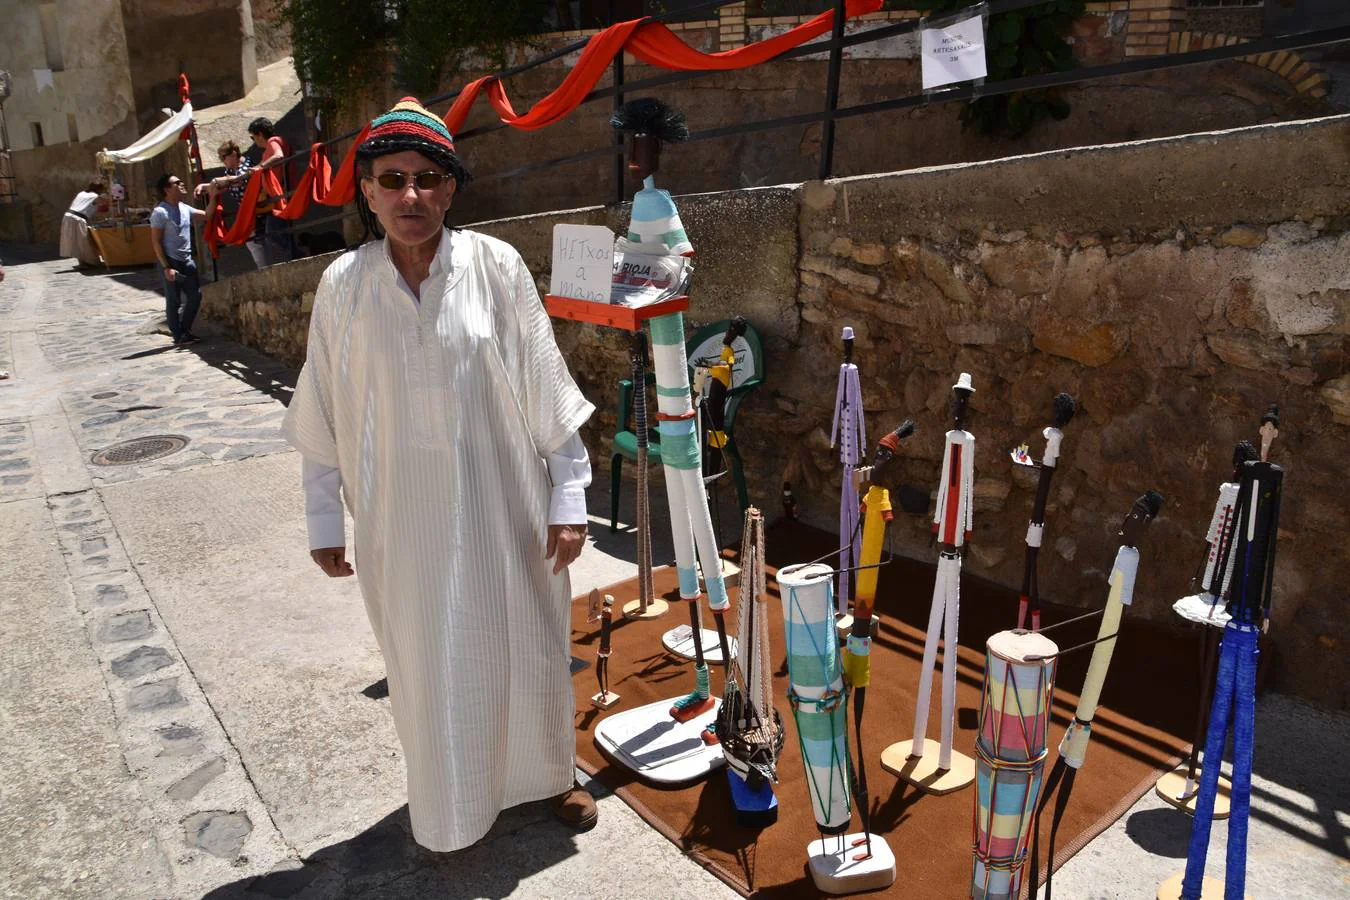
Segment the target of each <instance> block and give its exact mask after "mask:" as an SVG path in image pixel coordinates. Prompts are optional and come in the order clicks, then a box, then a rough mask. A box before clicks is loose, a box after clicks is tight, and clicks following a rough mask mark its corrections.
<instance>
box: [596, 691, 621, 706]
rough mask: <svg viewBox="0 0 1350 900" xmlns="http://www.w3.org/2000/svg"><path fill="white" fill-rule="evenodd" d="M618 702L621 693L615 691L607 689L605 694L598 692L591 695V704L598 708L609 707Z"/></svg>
mask: <svg viewBox="0 0 1350 900" xmlns="http://www.w3.org/2000/svg"><path fill="white" fill-rule="evenodd" d="M618 702H619V695H618V694H616V693H614V692H613V691H606V692H605V693H603V694H596V695H595V696H593V697H591V706H594V707H595V708H596V709H609V708H610V707H611V706H613V705H614V704H616V703H618Z"/></svg>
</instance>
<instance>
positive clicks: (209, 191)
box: [197, 119, 271, 269]
mask: <svg viewBox="0 0 1350 900" xmlns="http://www.w3.org/2000/svg"><path fill="white" fill-rule="evenodd" d="M261 121H264V122H265V121H267V120H266V119H263V120H261ZM216 153H217V155H219V157H220V164H221V165H222V166H224V167H225V174H224V175H218V176H216V177H215V178H212V179H211V180H210V181H209V182H207V183H206V184H199V185H197V197H198V198H201V197H205V198H206V208H207V209H208V210H209V209H211V207H212V206H214V205H215V202H216V198H217V197H221V196H222V195H223V197H224V199H225V201H226V202H225V204H224V206H225V207H226V208H225V210H224V211H225V212H226V213H228V214H230V215H234V214H235V213H236V212H238V210H239V203H240V201H241V200H243V199H244V191H246V190H247V189H248V179H249V176H250V175H252V174H253V165H252V163H250V162H249V161H248V157H247V156H245V155H244V154H243V152H242V151H241V150H240V149H239V145H238V144H237V143H235V142H234V141H226V142H225V143H223V144H221V145H220V148H219V149H218V150H217V151H216ZM270 218H271V216H270V215H261V216H258V217H257V222H256V225H255V228H254V232H253V237H252V238H250V239H249V241H248V243H247V245H246V246H247V247H248V253H249V256H251V257H253V265H254V266H255V267H256V268H259V269H261V268H262V267H263V266H265V265H267V256H266V252H265V248H264V246H263V237H264V234H263V228H264V227H265V224H266V222H265V220H266V219H270Z"/></svg>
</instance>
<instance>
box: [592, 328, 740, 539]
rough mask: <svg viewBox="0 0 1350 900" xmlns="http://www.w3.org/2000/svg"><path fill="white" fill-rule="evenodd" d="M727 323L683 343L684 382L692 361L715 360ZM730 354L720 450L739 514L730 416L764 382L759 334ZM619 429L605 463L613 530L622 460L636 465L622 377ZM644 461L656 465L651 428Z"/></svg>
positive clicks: (656, 438)
mask: <svg viewBox="0 0 1350 900" xmlns="http://www.w3.org/2000/svg"><path fill="white" fill-rule="evenodd" d="M730 324H731V322H730V320H723V321H721V322H714V323H712V324H711V325H705V326H703V327H702V328H700V329H699V330H698V331H697V332H695V333H694V336H693V337H691V338H690V339H689V340H688V341H686V342H685V345H684V349H685V354H686V357H687V359H688V361H689V380H690V383H692V382H693V380H694V366H695V363H696V362H697V361H698V360H703V359H711V360H716V359H717V358H718V356H719V355H720V354H721V352H722V337H723V335H725V334H726V331H727V326H728V325H730ZM732 349H734V350H735V351H736V365H735V366H734V368H733V369H732V372H731V390H730V391H729V392H728V394H727V412H726V435H727V445H726V447H725V448H724V449H723V453H724V454H725V456H726V459H727V463H728V467H729V468H730V469H731V480H732V481H733V482H734V483H735V485H736V498H737V499H738V500H739V501H740V505H741V512H745V510H746V508H748V507H749V506H750V497H749V494H748V493H747V491H746V489H745V469H744V465H743V464H742V462H741V453H740V449H739V446H738V444H737V441H736V432H735V429H736V413H737V411H738V410H739V409H740V408H741V403H742V401H744V400H745V398H746V397H747V396H748V395H749V394H750V392H751V391H753V390H754V389H755V388H757V387H759V386H760V384H762V383H763V381H764V351H763V348H762V345H761V343H760V340H759V332H757V331H755V329H754V327H753V326H751V327H748V328H746V330H745V334H744V335H743V336H742V337H739V338H737V339H736V342H735V343H734V344H732ZM655 381H656V374H655V373H654V372H648V373H647V383H648V384H653V383H654V382H655ZM618 404H619V405H618V410H617V413H618V415H617V416H616V418H617V420H618V423H619V430H618V432H616V433H615V435H614V440H613V444H614V455H613V456H611V457H610V460H609V529H610V531H618V530H619V488H620V485H621V484H622V483H623V482H622V475H623V461H624V460H625V459H626V460H628V461H629V462H637V435H636V434H634V433H633V431H632V424H633V423H632V418H633V380H632V379H631V378H625V379H623V380H621V381H620V382H619V397H618ZM648 419H649V420H650V421H652V422H654V421H656V408H655V406H654V405H653V406H650V407H649V414H648ZM647 461H648V463H649V464H650V465H656V466H659V465H661V440H660V435H659V434H658V433H657V430H656V429H655V428H651V429H649V433H648V437H647Z"/></svg>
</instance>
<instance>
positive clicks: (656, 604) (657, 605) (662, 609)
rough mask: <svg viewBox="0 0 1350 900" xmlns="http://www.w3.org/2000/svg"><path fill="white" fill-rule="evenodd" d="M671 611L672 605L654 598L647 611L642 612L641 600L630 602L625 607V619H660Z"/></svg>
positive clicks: (648, 604)
mask: <svg viewBox="0 0 1350 900" xmlns="http://www.w3.org/2000/svg"><path fill="white" fill-rule="evenodd" d="M669 609H670V604H669V603H667V602H666V601H664V600H662V599H661V598H660V597H654V598H652V600H651V601H649V602H648V603H647V611H646V612H643V611H642V601H641V600H630V601H628V602H627V603H625V604H624V605H623V617H624V618H625V619H659V618H661V617H662V616H664V615H665V614H666V612H667V611H668V610H669Z"/></svg>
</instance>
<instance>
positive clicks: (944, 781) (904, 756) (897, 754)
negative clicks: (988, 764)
mask: <svg viewBox="0 0 1350 900" xmlns="http://www.w3.org/2000/svg"><path fill="white" fill-rule="evenodd" d="M913 750H914V742H913V741H901V742H900V743H898V744H891V745H890V746H889V747H887V748H886V749H885V750H883V751H882V752H881V767H882V768H883V769H885V770H886V771H887V772H890V773H891V774H892V775H894V776H896V777H897V778H899V779H900V780H901V781H907V782H909V783H910V784H912V785H914V786H915V787H916V788H918V789H919V790H921V791H925V792H926V793H929V794H950V793H952V792H953V791H959V790H961V788H963V787H965V786H966V785H968V784H970V783H971V782H972V781H974V780H975V760H973V759H971V758H970V757H969V756H966V755H965V754H964V753H957V752H956V751H955V750H953V751H952V767H951V768H950V769H946V770H942V769H939V768H938V767H937V763H938V754H939V753H940V752H941V751H942V744H940V743H939V742H937V741H935V740H932V739H931V738H930V739H927V740H925V741H924V742H923V756H917V757H916V756H914V755H912V754H913Z"/></svg>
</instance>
